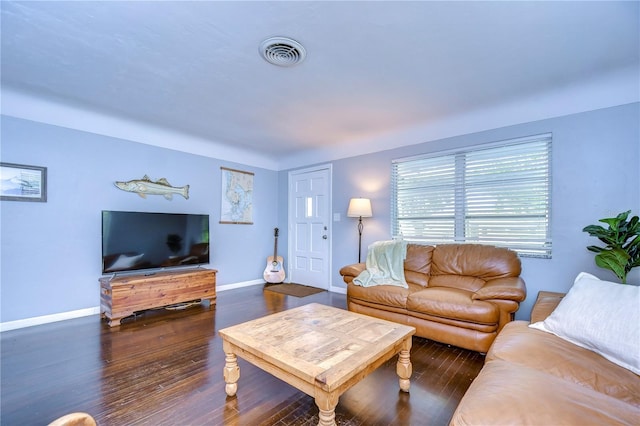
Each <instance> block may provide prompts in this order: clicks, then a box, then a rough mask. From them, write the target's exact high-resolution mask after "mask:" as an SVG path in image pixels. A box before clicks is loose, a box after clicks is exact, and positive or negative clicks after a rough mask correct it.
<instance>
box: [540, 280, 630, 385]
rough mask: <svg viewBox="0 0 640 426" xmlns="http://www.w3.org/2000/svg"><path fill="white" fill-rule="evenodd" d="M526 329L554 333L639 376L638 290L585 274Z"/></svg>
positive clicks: (627, 285) (628, 285)
mask: <svg viewBox="0 0 640 426" xmlns="http://www.w3.org/2000/svg"><path fill="white" fill-rule="evenodd" d="M529 327H532V328H535V329H538V330H542V331H546V332H548V333H553V334H555V335H556V336H558V337H560V338H562V339H564V340H567V341H569V342H571V343H573V344H575V345H578V346H580V347H583V348H585V349H589V350H591V351H594V352H596V353H598V354H600V355H602V356H603V357H605V358H606V359H608V360H609V361H611V362H613V363H615V364H617V365H619V366H621V367H624V368H626V369H628V370H631V371H633V372H634V373H636V374H640V287H638V286H635V285H631V284H617V283H613V282H609V281H601V280H600V279H598V278H597V277H594V276H593V275H591V274H587V273H586V272H581V273H580V274H578V276H577V277H576V279H575V281H574V284H573V287H571V289H570V290H569V292H568V293H567V295H566V296H565V297H564V298H563V299H562V301H561V302H560V304H558V306H557V307H556V309H555V310H554V311H553V312H552V313H551V315H549V317H547V319H545V320H544V321H540V322H536V323H534V324H531V325H529Z"/></svg>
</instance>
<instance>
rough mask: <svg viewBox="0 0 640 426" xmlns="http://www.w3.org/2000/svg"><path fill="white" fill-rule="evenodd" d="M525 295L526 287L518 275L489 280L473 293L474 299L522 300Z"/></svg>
mask: <svg viewBox="0 0 640 426" xmlns="http://www.w3.org/2000/svg"><path fill="white" fill-rule="evenodd" d="M525 297H527V288H526V286H525V284H524V280H523V279H522V278H520V277H507V278H497V279H495V280H489V281H487V282H486V284H485V285H484V286H483V287H482V288H481V289H479V290H478V291H476V292H475V293H474V295H473V299H474V300H489V299H502V300H513V301H515V302H522V301H523V300H524V299H525Z"/></svg>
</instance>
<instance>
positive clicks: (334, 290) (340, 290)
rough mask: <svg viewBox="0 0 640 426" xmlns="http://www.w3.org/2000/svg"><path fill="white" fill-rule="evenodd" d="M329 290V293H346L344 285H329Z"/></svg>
mask: <svg viewBox="0 0 640 426" xmlns="http://www.w3.org/2000/svg"><path fill="white" fill-rule="evenodd" d="M329 291H330V292H331V293H340V294H347V288H346V287H336V286H335V285H332V286H331V287H329Z"/></svg>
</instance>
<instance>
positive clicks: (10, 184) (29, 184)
mask: <svg viewBox="0 0 640 426" xmlns="http://www.w3.org/2000/svg"><path fill="white" fill-rule="evenodd" d="M0 200H8V201H37V202H41V203H45V202H46V201H47V168H46V167H38V166H25V165H24V164H11V163H0Z"/></svg>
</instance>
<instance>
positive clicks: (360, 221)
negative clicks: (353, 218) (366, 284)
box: [358, 216, 364, 263]
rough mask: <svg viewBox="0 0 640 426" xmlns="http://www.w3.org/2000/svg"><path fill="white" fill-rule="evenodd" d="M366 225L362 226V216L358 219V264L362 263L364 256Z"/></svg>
mask: <svg viewBox="0 0 640 426" xmlns="http://www.w3.org/2000/svg"><path fill="white" fill-rule="evenodd" d="M363 227H364V225H363V224H362V216H360V217H359V219H358V263H360V262H361V260H360V258H361V255H362V228H363Z"/></svg>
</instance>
